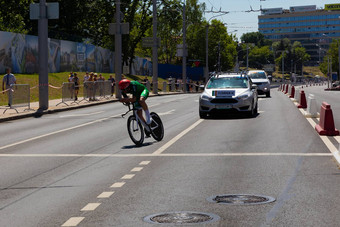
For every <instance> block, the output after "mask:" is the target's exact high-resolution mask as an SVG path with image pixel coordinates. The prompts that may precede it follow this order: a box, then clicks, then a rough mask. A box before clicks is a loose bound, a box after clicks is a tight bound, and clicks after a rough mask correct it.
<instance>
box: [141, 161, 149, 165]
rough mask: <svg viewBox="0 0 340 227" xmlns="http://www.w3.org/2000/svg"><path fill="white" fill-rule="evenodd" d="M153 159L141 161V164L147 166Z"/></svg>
mask: <svg viewBox="0 0 340 227" xmlns="http://www.w3.org/2000/svg"><path fill="white" fill-rule="evenodd" d="M150 162H151V161H142V162H140V163H139V165H140V166H146V165H149V164H150Z"/></svg>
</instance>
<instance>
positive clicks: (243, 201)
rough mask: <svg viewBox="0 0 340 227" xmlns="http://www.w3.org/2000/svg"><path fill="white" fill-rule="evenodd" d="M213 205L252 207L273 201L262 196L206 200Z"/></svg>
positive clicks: (221, 197) (224, 196) (232, 196)
mask: <svg viewBox="0 0 340 227" xmlns="http://www.w3.org/2000/svg"><path fill="white" fill-rule="evenodd" d="M207 200H208V201H210V202H213V203H223V204H230V205H252V204H264V203H271V202H274V201H275V199H274V198H273V197H270V196H263V195H230V194H229V195H217V196H216V195H215V196H212V197H210V198H208V199H207Z"/></svg>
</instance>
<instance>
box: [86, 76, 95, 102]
mask: <svg viewBox="0 0 340 227" xmlns="http://www.w3.org/2000/svg"><path fill="white" fill-rule="evenodd" d="M87 81H88V97H89V99H90V101H94V100H95V98H94V73H93V72H91V73H90V77H89V79H88V80H87Z"/></svg>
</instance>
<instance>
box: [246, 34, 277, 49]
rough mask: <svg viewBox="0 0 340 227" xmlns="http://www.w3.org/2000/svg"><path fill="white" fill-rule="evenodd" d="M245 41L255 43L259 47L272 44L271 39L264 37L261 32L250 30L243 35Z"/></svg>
mask: <svg viewBox="0 0 340 227" xmlns="http://www.w3.org/2000/svg"><path fill="white" fill-rule="evenodd" d="M241 41H242V42H243V43H253V44H254V45H255V46H257V47H263V46H270V45H271V43H272V42H271V41H270V40H268V39H265V38H264V35H263V34H262V33H261V32H249V33H245V34H243V35H242V36H241Z"/></svg>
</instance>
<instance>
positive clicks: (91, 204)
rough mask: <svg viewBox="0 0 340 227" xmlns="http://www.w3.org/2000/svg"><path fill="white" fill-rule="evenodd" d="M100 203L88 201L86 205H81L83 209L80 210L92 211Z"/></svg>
mask: <svg viewBox="0 0 340 227" xmlns="http://www.w3.org/2000/svg"><path fill="white" fill-rule="evenodd" d="M100 204H101V203H89V204H87V205H86V206H84V207H83V209H81V210H80V211H94V210H95V209H97V207H99V205H100Z"/></svg>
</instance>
